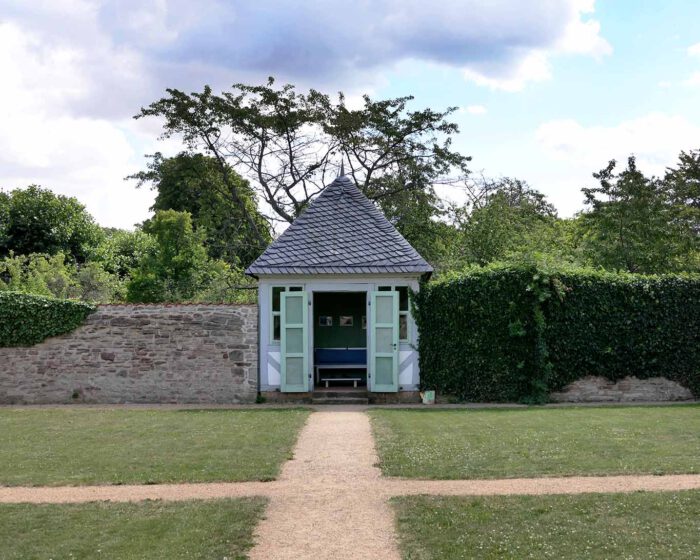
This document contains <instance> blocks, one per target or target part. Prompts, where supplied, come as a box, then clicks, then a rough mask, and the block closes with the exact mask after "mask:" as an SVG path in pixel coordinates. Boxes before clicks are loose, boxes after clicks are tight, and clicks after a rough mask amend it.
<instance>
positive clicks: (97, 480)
mask: <svg viewBox="0 0 700 560" xmlns="http://www.w3.org/2000/svg"><path fill="white" fill-rule="evenodd" d="M308 414H309V412H308V411H306V410H302V409H270V410H259V409H258V410H133V409H94V408H89V409H87V408H65V409H62V408H61V409H55V408H45V409H36V408H8V409H0V426H1V429H0V484H2V485H7V486H18V485H31V486H39V485H46V486H57V485H80V484H156V483H175V482H213V481H244V480H270V479H272V478H274V477H276V476H277V474H278V473H279V469H280V466H281V464H282V463H283V462H284V461H285V460H287V459H289V458H290V456H291V453H292V448H293V446H294V443H295V441H296V438H297V435H298V432H299V430H300V429H301V427H302V425H303V424H304V422H305V420H306V417H307V416H308Z"/></svg>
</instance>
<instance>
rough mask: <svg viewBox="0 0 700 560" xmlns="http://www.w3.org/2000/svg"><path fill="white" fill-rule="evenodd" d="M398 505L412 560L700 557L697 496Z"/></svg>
mask: <svg viewBox="0 0 700 560" xmlns="http://www.w3.org/2000/svg"><path fill="white" fill-rule="evenodd" d="M392 501H393V505H394V508H395V511H396V515H397V524H398V530H399V538H400V542H401V549H402V553H403V558H404V559H405V560H432V559H440V560H453V559H454V560H456V559H460V560H465V559H471V558H474V559H477V558H478V559H479V560H489V559H497V558H498V559H501V558H518V559H524V558H538V559H539V558H556V559H559V560H567V559H572V560H573V559H579V558H587V559H592V560H596V559H600V560H603V559H609V558H621V559H622V558H625V559H626V558H629V559H632V558H634V559H635V560H641V559H649V560H652V559H653V560H655V559H657V558H673V559H674V560H682V559H695V558H697V555H698V550H700V491H697V490H692V491H684V492H673V493H661V492H658V493H657V492H640V493H635V494H583V495H578V496H492V497H479V498H476V497H474V498H464V497H428V496H419V497H401V498H394V499H393V500H392Z"/></svg>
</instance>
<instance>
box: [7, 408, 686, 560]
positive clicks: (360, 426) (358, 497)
mask: <svg viewBox="0 0 700 560" xmlns="http://www.w3.org/2000/svg"><path fill="white" fill-rule="evenodd" d="M377 461H378V459H377V455H376V450H375V447H374V440H373V438H372V432H371V427H370V422H369V418H368V416H367V415H366V414H365V413H364V412H362V411H360V410H357V409H355V410H352V409H349V410H348V409H345V410H343V409H337V408H336V409H335V410H322V411H319V412H315V413H314V414H312V415H311V416H309V419H308V421H307V423H306V425H305V426H304V428H303V430H302V432H301V434H300V436H299V440H298V442H297V445H296V448H295V450H294V459H292V460H290V461H288V462H287V463H285V465H284V466H283V468H282V473H281V476H280V478H279V480H277V481H274V482H238V483H198V484H161V485H145V486H131V485H129V486H126V485H125V486H82V487H81V486H78V487H74V486H69V487H66V486H63V487H32V488H28V487H0V503H21V502H28V503H49V502H50V503H77V502H87V501H98V500H109V501H117V502H125V501H139V500H147V499H152V500H156V499H161V500H168V501H170V500H191V499H213V498H230V497H242V496H266V497H268V498H270V503H269V505H268V508H267V512H266V517H265V519H264V520H263V521H262V522H261V523H260V524H259V525H258V527H257V529H256V542H257V544H256V546H255V547H254V548H253V550H252V551H251V558H252V559H253V560H256V559H266V560H275V559H287V558H295V559H299V560H304V559H311V558H313V559H314V560H323V559H326V558H328V559H333V560H343V559H345V558H363V559H375V558H376V559H379V558H381V559H386V560H398V559H399V557H400V556H399V552H398V546H397V540H396V535H395V532H394V520H393V512H392V511H391V509H390V506H389V505H388V501H387V500H388V499H389V498H390V497H392V496H400V495H416V494H433V495H463V496H467V495H479V496H486V495H504V494H531V495H536V494H581V493H588V492H634V491H639V490H647V491H673V490H688V489H700V475H697V474H695V475H666V476H653V475H642V476H602V477H564V478H534V479H503V480H406V479H396V478H382V477H381V473H380V471H379V469H378V468H377V467H376V466H375V465H376V464H377ZM360 547H361V548H360ZM360 550H361V553H360V552H359V551H360Z"/></svg>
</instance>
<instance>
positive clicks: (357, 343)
mask: <svg viewBox="0 0 700 560" xmlns="http://www.w3.org/2000/svg"><path fill="white" fill-rule="evenodd" d="M366 301H367V295H366V292H315V293H314V294H313V309H314V318H313V320H314V325H313V332H314V356H313V360H314V364H313V365H314V372H315V373H314V375H315V382H316V383H315V384H316V386H317V387H319V388H325V386H326V383H327V384H328V385H329V388H330V387H354V386H355V385H357V386H358V387H365V386H366V385H367V367H366V364H367V317H366V315H367V313H366V307H367V306H366ZM343 379H345V380H343ZM336 380H337V381H336Z"/></svg>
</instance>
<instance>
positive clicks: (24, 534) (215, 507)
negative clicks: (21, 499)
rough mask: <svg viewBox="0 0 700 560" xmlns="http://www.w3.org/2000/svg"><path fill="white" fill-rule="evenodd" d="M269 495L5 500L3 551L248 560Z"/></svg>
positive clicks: (74, 557) (105, 559)
mask: <svg viewBox="0 0 700 560" xmlns="http://www.w3.org/2000/svg"><path fill="white" fill-rule="evenodd" d="M264 506H265V500H264V499H262V498H245V499H236V500H211V501H191V502H139V503H125V504H117V503H108V502H91V503H87V504H41V505H34V504H31V505H30V504H11V505H7V504H5V505H0V550H2V558H4V559H5V560H20V559H26V558H51V559H53V560H60V559H66V560H68V559H70V560H79V559H85V560H88V559H90V560H91V559H93V558H100V559H102V560H112V559H114V560H117V559H118V560H126V559H136V558H139V559H146V558H147V559H149V560H159V559H162V560H166V559H167V560H179V559H181V558H182V559H184V558H187V559H188V560H191V559H197V558H201V559H205V558H206V559H211V558H218V559H224V558H226V559H229V560H231V559H233V558H247V556H246V553H247V551H248V549H249V548H250V547H251V546H252V545H253V529H254V527H255V525H256V523H257V522H258V520H259V519H260V517H261V516H262V514H263V510H264Z"/></svg>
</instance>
